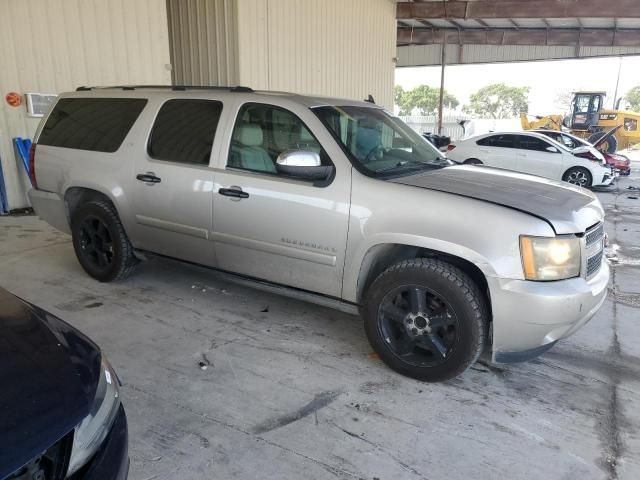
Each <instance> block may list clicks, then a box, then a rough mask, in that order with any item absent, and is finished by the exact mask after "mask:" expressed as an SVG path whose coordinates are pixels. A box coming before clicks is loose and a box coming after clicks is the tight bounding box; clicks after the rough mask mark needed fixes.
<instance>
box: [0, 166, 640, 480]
mask: <svg viewBox="0 0 640 480" xmlns="http://www.w3.org/2000/svg"><path fill="white" fill-rule="evenodd" d="M632 168H633V170H634V172H633V174H632V177H631V178H622V179H621V180H620V182H619V183H618V185H617V187H615V188H613V189H609V190H608V191H602V192H598V195H599V196H600V198H601V200H602V203H603V205H604V206H605V207H606V209H607V232H608V235H609V240H610V246H609V247H608V249H607V255H608V256H609V257H610V258H611V261H612V266H613V272H614V273H613V276H612V281H611V285H610V294H609V297H608V299H607V301H606V303H605V305H604V306H603V308H602V309H601V311H600V312H599V313H598V314H597V316H596V317H595V318H594V319H593V320H592V321H591V322H590V323H589V324H587V325H586V327H585V328H583V329H582V330H580V331H579V332H577V333H576V334H575V335H574V336H573V337H571V338H569V339H567V340H565V341H562V342H560V343H559V344H558V345H556V346H555V347H554V348H553V349H552V350H550V351H549V352H548V353H546V354H544V355H543V356H541V357H540V358H538V359H536V360H534V361H531V362H528V363H524V364H517V365H508V366H501V365H498V366H491V365H485V364H482V363H478V364H476V365H474V366H473V367H472V368H471V369H470V370H469V371H468V372H466V373H465V374H464V375H463V376H462V377H460V378H458V379H455V380H453V381H450V382H447V383H444V384H425V383H421V382H417V381H414V380H411V379H408V378H404V377H402V376H400V375H398V374H395V373H393V372H392V371H390V370H389V369H388V368H386V367H385V366H384V365H383V364H382V363H381V362H380V361H379V360H378V359H377V358H376V356H375V355H372V351H371V348H370V347H369V345H368V343H367V341H366V338H365V335H364V332H363V329H362V327H361V323H360V321H359V319H358V318H357V317H353V316H349V315H345V314H342V313H339V312H336V311H333V310H329V309H326V308H323V307H318V306H314V305H311V304H306V303H303V302H300V301H296V300H291V299H287V298H284V297H279V296H276V295H274V294H270V293H266V292H262V291H258V290H253V289H251V288H248V287H246V286H243V285H239V284H235V283H230V282H229V281H228V280H227V279H226V278H225V277H222V276H220V275H219V274H217V273H215V272H211V271H208V270H206V269H204V268H198V267H194V266H191V265H185V264H181V263H179V262H174V261H170V260H165V259H153V260H151V261H149V262H145V263H144V264H143V265H142V266H141V268H140V269H139V270H138V271H137V273H136V274H134V276H133V277H132V278H130V279H129V280H127V281H124V282H120V283H115V284H100V283H98V282H96V281H94V280H92V279H90V278H89V277H88V276H87V275H86V274H85V273H84V272H83V271H82V270H81V268H80V266H79V264H78V263H77V261H76V259H75V256H74V253H73V248H72V245H71V242H70V238H69V237H68V236H66V235H64V234H62V233H59V232H56V231H55V230H54V229H53V228H51V227H49V226H48V225H47V224H45V223H44V222H42V221H40V220H39V219H38V218H37V217H33V216H23V217H2V218H0V286H2V287H4V288H7V289H8V290H10V291H12V292H13V293H15V294H17V295H19V296H21V297H23V298H25V299H27V300H29V301H32V302H33V303H36V304H37V305H39V306H40V307H43V308H45V309H47V310H49V311H51V312H52V313H54V314H56V315H58V316H59V317H61V318H63V319H64V320H66V321H68V322H69V323H71V324H73V325H74V326H76V327H78V328H80V329H81V330H82V331H83V332H85V333H87V334H88V335H89V336H91V337H92V338H93V339H94V340H95V341H96V342H97V343H98V344H99V345H100V346H101V347H102V348H103V350H104V352H105V353H106V354H107V356H108V357H109V359H110V361H111V363H112V364H113V365H114V367H115V368H116V370H117V372H118V375H119V376H120V377H121V379H122V381H123V383H124V386H123V389H122V396H123V402H124V405H125V408H126V411H127V415H128V419H129V433H130V445H129V449H130V456H131V470H130V476H129V478H130V479H131V480H152V479H157V480H164V479H166V480H169V479H177V478H179V479H181V480H191V479H205V478H206V479H233V478H238V479H254V478H278V479H296V480H297V479H300V478H304V479H334V478H339V479H360V478H362V479H376V478H377V479H380V480H383V479H394V480H395V479H420V478H426V479H431V480H433V479H439V478H448V479H454V480H455V479H468V478H474V479H495V478H508V479H511V480H513V479H529V478H552V479H555V478H562V479H581V480H582V479H610V480H613V479H629V480H631V479H637V478H640V434H639V433H638V432H639V427H640V327H639V323H640V275H639V272H640V200H637V199H631V198H628V197H629V196H633V195H634V192H632V191H628V190H626V188H627V186H629V185H635V186H637V187H640V175H638V174H637V173H636V172H638V169H639V168H640V163H639V162H635V163H634V164H633V166H632Z"/></svg>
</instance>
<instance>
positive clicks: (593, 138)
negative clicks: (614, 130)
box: [587, 132, 618, 153]
mask: <svg viewBox="0 0 640 480" xmlns="http://www.w3.org/2000/svg"><path fill="white" fill-rule="evenodd" d="M602 134H603V132H596V133H593V134H591V135H589V138H587V142H589V143H591V144H593V143H596V142H597V141H598V140H600V137H602ZM604 146H605V147H606V148H603V150H604V151H605V152H607V153H616V151H617V150H618V139H617V138H616V137H615V136H614V135H611V136H610V137H609V138H607V141H606V142H605V144H604Z"/></svg>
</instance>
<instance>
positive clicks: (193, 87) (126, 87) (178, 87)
mask: <svg viewBox="0 0 640 480" xmlns="http://www.w3.org/2000/svg"><path fill="white" fill-rule="evenodd" d="M114 88H115V89H122V90H137V89H141V88H164V89H167V90H174V91H181V92H182V91H185V90H227V91H229V92H245V93H251V92H253V89H252V88H250V87H243V86H236V87H221V86H215V85H210V86H209V85H114V86H112V87H78V88H76V92H88V91H91V90H101V89H114Z"/></svg>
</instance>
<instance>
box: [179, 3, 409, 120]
mask: <svg viewBox="0 0 640 480" xmlns="http://www.w3.org/2000/svg"><path fill="white" fill-rule="evenodd" d="M168 4H169V25H170V30H171V38H172V59H173V65H174V81H175V83H181V84H194V85H207V84H208V85H244V86H248V87H252V88H254V89H266V90H284V91H291V92H297V93H310V94H317V95H326V96H338V97H347V98H354V99H358V100H362V99H364V98H366V97H367V96H368V95H369V94H372V95H373V96H374V98H375V100H376V102H377V103H379V104H381V105H384V106H386V107H388V108H392V106H393V82H394V78H393V75H394V67H395V63H394V57H395V56H396V22H395V1H393V0H168Z"/></svg>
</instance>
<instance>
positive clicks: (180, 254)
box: [133, 99, 222, 266]
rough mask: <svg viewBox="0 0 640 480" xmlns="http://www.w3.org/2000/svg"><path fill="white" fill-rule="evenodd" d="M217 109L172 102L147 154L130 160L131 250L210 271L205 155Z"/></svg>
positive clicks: (209, 186)
mask: <svg viewBox="0 0 640 480" xmlns="http://www.w3.org/2000/svg"><path fill="white" fill-rule="evenodd" d="M221 111H222V104H221V103H220V102H217V101H213V100H199V99H172V100H168V101H166V102H165V103H164V104H163V105H162V106H161V107H160V110H159V111H158V115H157V117H156V119H155V122H154V124H153V129H152V131H151V134H150V138H149V143H148V148H147V151H146V152H144V154H143V155H140V156H139V157H138V159H137V160H136V169H135V177H136V179H135V181H134V188H133V192H134V199H133V200H134V206H135V212H134V218H135V233H134V235H133V240H134V245H135V246H136V247H137V248H140V249H143V250H149V251H152V252H155V253H160V254H162V255H168V256H171V257H175V258H179V259H181V260H188V261H191V262H196V263H201V264H204V265H209V266H215V255H214V246H213V242H212V241H211V228H212V221H211V214H212V205H211V204H212V196H213V193H212V192H213V170H212V169H211V168H209V160H210V157H211V150H212V145H213V141H214V138H215V132H216V127H217V125H218V120H219V118H220V113H221Z"/></svg>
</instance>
